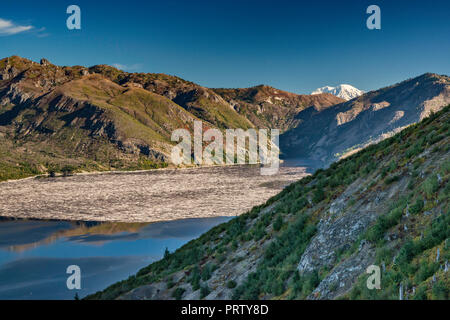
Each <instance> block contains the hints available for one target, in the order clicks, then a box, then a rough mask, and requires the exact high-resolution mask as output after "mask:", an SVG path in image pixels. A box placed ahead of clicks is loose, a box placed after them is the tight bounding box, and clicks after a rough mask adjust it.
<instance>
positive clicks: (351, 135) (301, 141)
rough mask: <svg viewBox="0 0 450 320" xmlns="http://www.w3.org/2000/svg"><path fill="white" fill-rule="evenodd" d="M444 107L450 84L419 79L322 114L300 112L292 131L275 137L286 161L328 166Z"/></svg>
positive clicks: (425, 77)
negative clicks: (301, 160) (307, 160)
mask: <svg viewBox="0 0 450 320" xmlns="http://www.w3.org/2000/svg"><path fill="white" fill-rule="evenodd" d="M448 103H450V78H449V77H448V76H445V75H437V74H424V75H422V76H419V77H417V78H414V79H410V80H406V81H404V82H401V83H399V84H396V85H393V86H390V87H387V88H383V89H380V90H376V91H371V92H368V93H366V94H364V95H362V96H360V97H358V98H356V99H353V100H351V101H348V102H345V103H341V104H338V105H335V106H333V107H331V108H327V109H325V110H323V111H321V112H320V111H317V110H314V109H313V108H309V109H306V110H304V111H302V112H300V113H299V114H298V116H297V118H298V119H299V120H300V123H299V125H298V126H297V127H296V128H293V129H291V130H290V131H288V132H286V133H285V134H284V135H282V136H281V137H280V145H281V150H283V152H284V154H285V157H286V158H309V159H317V160H321V161H323V162H325V163H328V164H329V163H330V162H332V161H334V160H336V159H338V158H339V157H341V156H342V155H343V154H345V153H347V152H349V151H351V150H352V149H356V148H359V147H362V146H364V145H367V144H368V143H372V142H375V141H379V140H380V138H383V136H384V135H386V134H388V133H390V132H395V131H396V130H397V129H398V128H403V127H406V126H408V125H411V124H413V123H416V122H418V121H420V120H421V119H423V118H424V117H425V116H426V115H428V114H430V112H436V111H438V110H440V109H441V108H442V107H444V106H445V105H447V104H448Z"/></svg>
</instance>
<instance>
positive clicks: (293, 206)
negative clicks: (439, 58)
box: [88, 105, 450, 299]
mask: <svg viewBox="0 0 450 320" xmlns="http://www.w3.org/2000/svg"><path fill="white" fill-rule="evenodd" d="M449 180H450V105H449V106H447V107H446V108H444V109H443V110H442V111H441V112H439V113H437V114H433V115H431V116H430V117H428V118H426V119H424V120H423V121H421V122H420V123H418V124H416V125H413V126H410V127H409V128H407V129H405V130H403V131H401V132H400V133H398V134H396V135H395V136H393V137H391V138H389V139H386V140H384V141H382V142H380V143H378V144H374V145H371V146H369V147H367V148H366V149H364V150H362V151H360V152H359V153H357V154H354V155H352V156H350V157H348V158H346V159H343V160H340V161H339V162H337V163H334V164H332V165H331V166H330V168H328V169H326V170H318V171H317V172H316V173H315V174H314V175H313V176H309V177H307V178H304V179H302V180H300V181H298V182H296V183H294V184H291V185H290V186H288V187H286V188H285V189H284V190H283V191H282V192H281V193H280V194H278V195H277V196H275V197H273V198H272V199H270V200H269V201H268V202H267V203H265V204H264V205H261V206H259V207H255V208H253V209H252V210H251V211H250V212H247V213H245V214H243V215H241V216H239V217H237V218H235V219H233V220H231V221H230V222H228V223H225V224H222V225H220V226H217V227H215V228H213V229H212V230H210V231H209V232H207V233H205V234H204V235H202V236H201V237H200V238H198V239H196V240H193V241H191V242H189V243H188V244H186V245H185V246H183V247H182V248H180V249H178V250H177V251H175V252H174V253H166V254H165V256H164V258H163V259H162V260H160V261H158V262H155V263H153V264H151V265H149V266H148V267H146V268H144V269H142V270H140V271H139V272H138V273H137V274H136V276H131V277H130V278H129V279H127V280H124V281H121V282H118V283H116V284H114V285H112V286H110V287H109V288H107V289H105V290H104V291H102V292H98V293H96V294H94V295H91V296H89V297H88V298H89V299H115V298H117V299H198V298H200V299H230V298H233V299H306V298H307V299H337V298H342V299H398V298H399V294H400V293H401V294H402V298H404V299H448V297H449V288H450V282H449V278H448V259H449V258H450V250H449V249H450V243H449V241H448V238H449V237H450V228H449V227H450V214H449V213H450V212H449V211H450V206H449V197H450V184H449ZM372 264H374V265H377V266H379V267H380V270H381V289H380V290H369V289H368V288H367V287H366V279H367V277H368V275H367V274H366V272H365V271H366V268H367V267H368V266H369V265H372Z"/></svg>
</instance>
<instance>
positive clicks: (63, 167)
mask: <svg viewBox="0 0 450 320" xmlns="http://www.w3.org/2000/svg"><path fill="white" fill-rule="evenodd" d="M257 90H259V89H257ZM271 90H272V93H271V92H270V90H269V91H267V90H265V89H264V90H262V91H265V93H264V94H265V95H269V96H270V95H271V94H273V91H275V90H276V89H273V88H272V89H271ZM285 95H286V96H289V97H290V98H291V100H290V102H289V104H288V105H285V106H282V107H280V106H279V103H275V104H273V105H274V106H273V107H270V108H269V107H268V106H266V104H267V103H265V102H260V101H257V103H256V104H251V103H250V104H248V105H247V106H244V107H243V108H235V106H236V105H231V104H230V103H229V101H226V100H225V99H224V98H223V97H222V96H221V95H219V94H218V93H216V92H215V91H214V90H213V89H209V88H205V87H202V86H200V85H197V84H195V83H193V82H190V81H186V80H184V79H181V78H179V77H175V76H169V75H165V74H152V73H128V72H124V71H121V70H118V69H116V68H114V67H111V66H107V65H96V66H92V67H89V68H87V67H82V66H72V67H67V66H63V67H60V66H56V65H53V64H52V63H50V62H49V61H48V60H47V59H41V61H40V63H37V62H34V61H31V60H28V59H25V58H21V57H19V56H11V57H8V58H4V59H1V60H0V144H1V145H2V146H3V150H2V151H0V160H1V161H0V162H1V163H0V180H6V179H14V178H21V177H26V176H33V175H37V174H40V173H52V172H54V171H56V172H61V171H64V172H65V171H74V170H75V171H86V170H87V171H92V170H95V171H104V170H116V169H121V170H128V169H130V170H135V169H139V168H140V169H148V168H154V167H160V166H167V164H168V159H169V157H170V151H171V147H172V146H173V145H174V142H172V141H171V140H170V136H171V132H173V130H175V129H181V128H182V129H187V130H188V131H189V132H191V133H192V132H193V123H194V121H202V123H203V128H204V129H205V130H206V129H208V128H217V129H219V130H225V129H228V128H230V129H233V128H241V129H244V130H246V129H249V128H274V127H275V128H281V130H282V131H284V130H287V129H288V128H290V127H292V126H293V125H294V124H295V123H292V122H290V121H285V116H284V115H285V114H288V113H289V114H293V115H295V114H297V113H298V112H300V111H301V110H303V109H305V108H307V107H309V106H310V105H314V106H318V107H319V108H325V107H328V106H331V105H333V104H335V103H338V102H341V101H342V100H340V99H339V98H335V97H332V96H327V95H320V96H318V97H307V96H298V95H295V94H291V93H285ZM252 108H253V109H252ZM255 108H256V109H258V108H260V109H264V110H265V111H264V112H262V113H258V112H255ZM280 108H281V109H282V110H283V112H284V113H283V112H281V113H280V114H281V115H278V113H279V112H278V109H280ZM241 109H242V110H246V111H245V112H239V111H241ZM266 118H267V119H266Z"/></svg>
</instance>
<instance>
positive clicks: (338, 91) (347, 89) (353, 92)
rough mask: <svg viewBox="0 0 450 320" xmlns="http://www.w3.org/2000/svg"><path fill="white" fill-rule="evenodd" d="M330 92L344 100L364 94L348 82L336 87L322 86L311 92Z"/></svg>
mask: <svg viewBox="0 0 450 320" xmlns="http://www.w3.org/2000/svg"><path fill="white" fill-rule="evenodd" d="M321 93H331V94H332V95H335V96H336V97H339V98H341V99H344V100H346V101H348V100H352V99H354V98H357V97H359V96H361V95H363V94H364V91H362V90H359V89H357V88H355V87H353V86H351V85H349V84H340V85H338V86H336V87H330V86H326V87H322V88H318V89H316V90H314V91H313V92H312V93H311V94H321Z"/></svg>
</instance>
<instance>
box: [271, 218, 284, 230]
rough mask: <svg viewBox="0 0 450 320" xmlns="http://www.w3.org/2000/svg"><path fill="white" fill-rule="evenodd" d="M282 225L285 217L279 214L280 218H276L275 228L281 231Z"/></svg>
mask: <svg viewBox="0 0 450 320" xmlns="http://www.w3.org/2000/svg"><path fill="white" fill-rule="evenodd" d="M282 225H283V218H282V217H281V216H278V218H277V219H276V220H275V222H274V224H273V229H274V230H275V231H279V230H280V229H281V226H282Z"/></svg>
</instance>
